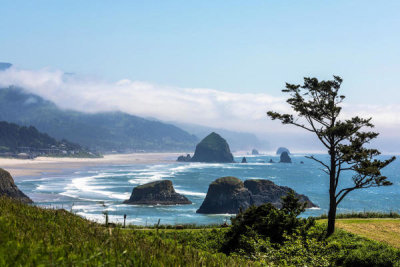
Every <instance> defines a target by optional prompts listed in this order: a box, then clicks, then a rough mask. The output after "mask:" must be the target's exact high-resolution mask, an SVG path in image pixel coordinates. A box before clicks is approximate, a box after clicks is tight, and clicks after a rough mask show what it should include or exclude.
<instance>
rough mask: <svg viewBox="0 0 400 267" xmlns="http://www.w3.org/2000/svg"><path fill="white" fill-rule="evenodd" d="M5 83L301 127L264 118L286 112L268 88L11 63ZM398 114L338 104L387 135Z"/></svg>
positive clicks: (262, 131)
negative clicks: (161, 81) (257, 90)
mask: <svg viewBox="0 0 400 267" xmlns="http://www.w3.org/2000/svg"><path fill="white" fill-rule="evenodd" d="M11 85H14V86H17V87H22V88H24V89H25V90H27V91H29V92H32V93H35V94H38V95H40V96H42V97H43V98H45V99H48V100H51V101H53V102H55V103H56V104H57V105H58V106H60V107H61V108H65V109H74V110H79V111H84V112H99V111H117V110H118V111H123V112H126V113H129V114H133V115H137V116H142V117H154V118H157V119H160V120H163V121H179V122H184V123H193V124H199V125H204V126H210V127H218V128H225V129H229V130H235V131H242V132H252V133H255V134H257V135H258V136H264V137H266V138H272V139H278V138H279V135H280V134H283V133H291V134H293V133H302V131H301V130H300V129H297V128H296V127H289V126H282V125H281V124H280V123H278V122H275V121H271V120H270V119H268V118H267V116H266V111H267V110H276V111H280V112H290V109H289V107H288V105H287V104H286V102H285V99H284V98H278V97H273V96H271V95H268V94H252V93H231V92H224V91H218V90H214V89H206V88H178V87H172V86H163V85H157V84H153V83H148V82H140V81H131V80H128V79H124V80H120V81H117V82H107V81H103V80H99V79H92V78H88V77H81V76H79V75H70V74H65V73H63V72H62V71H59V70H51V69H42V70H23V69H18V68H14V67H12V68H9V69H7V70H5V71H0V86H1V87H8V86H11ZM399 114H400V107H398V106H397V105H389V106H379V105H351V104H348V103H347V104H346V105H344V115H345V117H350V116H354V115H359V116H363V117H373V118H374V120H373V122H374V123H375V124H376V125H377V128H378V131H379V130H380V129H382V130H384V131H385V134H386V135H388V136H391V135H392V134H393V133H395V132H398V130H399V128H400V127H399V126H400V116H399ZM302 140H303V139H302ZM302 142H303V141H302ZM304 146H306V145H304Z"/></svg>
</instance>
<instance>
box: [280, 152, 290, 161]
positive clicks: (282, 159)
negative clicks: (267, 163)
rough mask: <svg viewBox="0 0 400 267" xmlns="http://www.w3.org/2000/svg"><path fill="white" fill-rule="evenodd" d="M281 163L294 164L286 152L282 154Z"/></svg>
mask: <svg viewBox="0 0 400 267" xmlns="http://www.w3.org/2000/svg"><path fill="white" fill-rule="evenodd" d="M279 162H282V163H292V159H291V158H290V157H289V154H288V153H287V152H286V151H283V152H282V154H281V160H280V161H279Z"/></svg>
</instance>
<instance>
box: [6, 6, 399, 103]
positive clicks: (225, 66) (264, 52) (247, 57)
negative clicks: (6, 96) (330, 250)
mask: <svg viewBox="0 0 400 267" xmlns="http://www.w3.org/2000/svg"><path fill="white" fill-rule="evenodd" d="M0 3H1V5H0V9H1V16H0V36H1V41H0V61H5V62H12V63H14V64H15V65H16V66H18V67H21V68H29V69H40V68H43V67H50V68H54V69H61V70H63V71H66V72H75V73H80V74H87V75H93V76H96V77H99V78H101V79H105V80H110V81H115V80H119V79H123V78H129V79H131V80H140V81H148V82H152V83H156V84H160V85H168V86H178V87H186V88H213V89H217V90H222V91H228V92H240V93H243V92H249V93H268V94H270V95H272V96H282V94H281V92H280V89H282V87H283V86H284V83H285V82H286V81H288V82H301V79H302V77H303V76H316V77H320V78H322V79H327V78H330V77H331V75H332V74H336V75H341V76H342V77H343V78H344V80H345V83H344V86H343V90H344V91H343V92H344V93H345V94H346V95H347V96H348V101H349V102H350V103H355V104H375V103H378V104H383V105H384V104H397V103H398V99H399V98H400V90H399V88H398V83H397V77H398V74H399V72H400V16H399V13H400V1H320V0H319V1H161V0H160V1H15V0H13V1H3V0H1V1H0ZM377 92H379V94H377Z"/></svg>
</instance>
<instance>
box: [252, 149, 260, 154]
mask: <svg viewBox="0 0 400 267" xmlns="http://www.w3.org/2000/svg"><path fill="white" fill-rule="evenodd" d="M251 154H252V155H259V154H260V153H258V150H257V149H255V148H253V150H252V151H251Z"/></svg>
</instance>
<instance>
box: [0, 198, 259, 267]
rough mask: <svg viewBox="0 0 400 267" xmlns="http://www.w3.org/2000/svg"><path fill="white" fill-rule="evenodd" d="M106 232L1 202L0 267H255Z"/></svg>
mask: <svg viewBox="0 0 400 267" xmlns="http://www.w3.org/2000/svg"><path fill="white" fill-rule="evenodd" d="M147 232H148V231H142V230H131V229H127V230H125V229H120V228H113V229H111V228H106V227H103V226H101V225H99V224H96V223H92V222H89V221H87V220H85V219H82V218H80V217H79V216H76V215H73V214H71V213H69V212H67V211H65V210H48V209H42V208H38V207H34V206H28V205H24V204H21V203H17V202H13V201H12V200H10V199H8V198H4V197H2V198H0V266H41V265H43V266H103V265H104V266H118V265H120V266H199V265H204V266H251V265H254V264H252V263H251V262H249V261H246V260H243V259H240V258H234V257H228V256H226V255H224V254H221V253H211V252H208V251H203V250H201V249H196V248H193V247H192V246H190V245H187V244H185V243H184V242H178V241H179V240H174V239H173V238H168V239H167V238H163V237H162V236H160V235H158V234H157V232H152V233H147Z"/></svg>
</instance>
